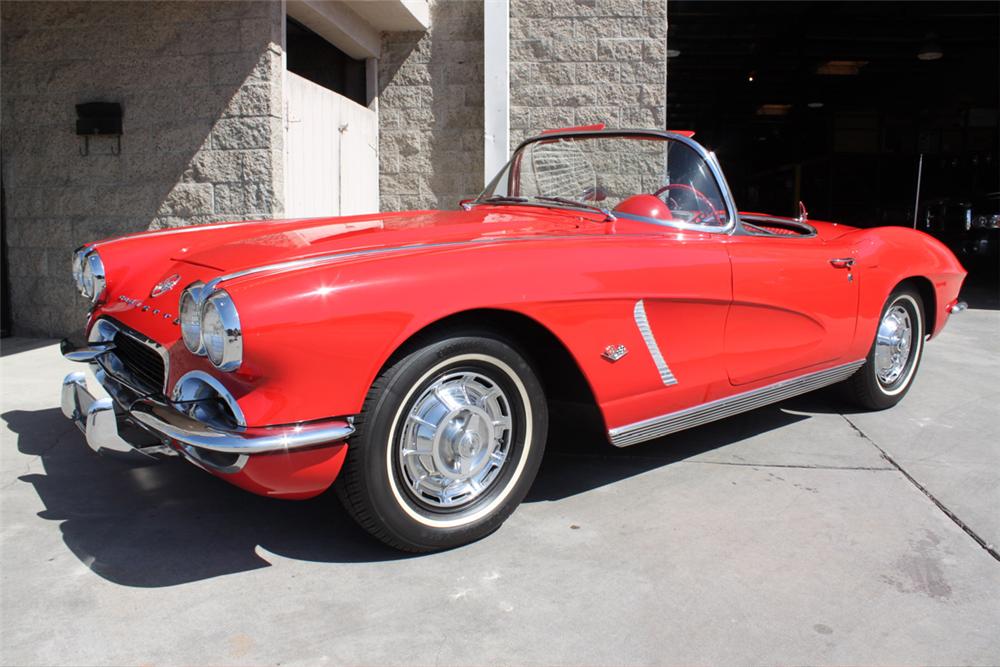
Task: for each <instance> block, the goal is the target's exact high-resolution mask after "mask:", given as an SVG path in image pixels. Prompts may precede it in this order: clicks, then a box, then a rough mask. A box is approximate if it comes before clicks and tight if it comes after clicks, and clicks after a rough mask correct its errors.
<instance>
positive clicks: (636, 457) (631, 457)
mask: <svg viewBox="0 0 1000 667" xmlns="http://www.w3.org/2000/svg"><path fill="white" fill-rule="evenodd" d="M546 456H556V457H561V458H567V459H600V460H615V461H660V462H662V463H701V464H706V465H716V466H743V467H746V468H795V469H798V470H867V471H875V472H880V471H889V472H892V471H893V470H894V469H893V468H890V467H888V466H885V467H881V466H825V465H819V464H815V465H809V464H795V463H752V462H746V461H697V460H694V461H692V460H684V461H675V460H674V459H670V458H667V457H663V456H643V455H642V454H580V453H576V454H569V453H564V452H552V453H551V454H548V453H547V454H546Z"/></svg>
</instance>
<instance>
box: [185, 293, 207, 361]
mask: <svg viewBox="0 0 1000 667" xmlns="http://www.w3.org/2000/svg"><path fill="white" fill-rule="evenodd" d="M204 287H205V285H204V283H201V282H197V283H194V284H192V285H190V286H188V288H187V289H185V290H184V292H183V293H181V302H180V305H179V306H178V313H179V317H180V320H181V338H183V339H184V346H185V347H187V349H189V350H191V351H192V352H194V353H195V354H205V346H204V345H202V343H201V292H202V289H203V288H204Z"/></svg>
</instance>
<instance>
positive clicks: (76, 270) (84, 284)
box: [73, 250, 107, 301]
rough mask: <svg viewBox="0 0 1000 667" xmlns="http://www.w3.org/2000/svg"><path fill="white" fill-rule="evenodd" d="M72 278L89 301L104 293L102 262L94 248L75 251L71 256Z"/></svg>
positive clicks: (98, 297)
mask: <svg viewBox="0 0 1000 667" xmlns="http://www.w3.org/2000/svg"><path fill="white" fill-rule="evenodd" d="M73 279H74V280H76V286H77V287H78V288H79V290H80V293H81V294H83V295H84V296H85V297H87V298H88V299H90V300H91V301H98V300H100V298H101V296H103V295H104V286H105V284H106V282H107V281H106V280H105V277H104V262H102V261H101V256H100V255H99V254H97V251H96V250H89V251H88V250H83V251H77V253H76V255H75V256H74V257H73Z"/></svg>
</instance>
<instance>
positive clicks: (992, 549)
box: [840, 415, 1000, 561]
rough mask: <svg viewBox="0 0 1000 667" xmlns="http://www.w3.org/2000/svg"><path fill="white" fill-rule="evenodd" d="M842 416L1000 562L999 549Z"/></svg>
mask: <svg viewBox="0 0 1000 667" xmlns="http://www.w3.org/2000/svg"><path fill="white" fill-rule="evenodd" d="M840 416H841V417H843V418H844V421H846V422H847V423H848V424H850V425H851V428H853V429H854V430H855V431H856V432H857V434H858V435H859V436H860V437H862V438H864V439H865V440H867V441H868V442H869V443H870V444H871V446H872V447H874V448H875V449H877V450H878V452H879V454H881V455H882V458H883V459H885V460H886V461H888V462H889V464H890V465H891V466H892V467H894V468H895V469H896V470H898V471H899V472H900V473H902V475H903V477H905V478H906V479H908V480H909V481H910V483H911V484H913V486H915V487H917V489H918V490H919V491H920V492H921V493H922V494H924V495H925V496H927V498H928V499H929V500H930V501H931V502H932V503H934V505H936V506H937V508H938V509H939V510H941V511H942V512H944V514H945V516H947V517H948V518H949V519H951V520H952V521H953V522H954V523H955V525H956V526H958V527H959V528H961V529H962V530H963V531H965V533H966V534H967V535H968V536H969V537H971V538H972V539H973V540H975V542H976V544H978V545H979V546H980V547H982V548H983V550H984V551H986V553H988V554H989V555H991V556H993V558H994V559H995V560H997V561H1000V553H998V552H997V549H996V547H995V546H994V545H992V544H990V543H989V542H987V541H986V540H984V539H983V538H982V537H980V536H979V534H978V533H976V531H974V530H973V529H972V528H970V527H969V525H968V524H966V523H965V522H964V521H962V520H961V519H960V518H959V517H958V515H956V514H955V513H954V512H952V511H951V510H950V509H948V507H947V506H946V505H945V504H944V503H942V502H941V501H940V500H938V499H937V498H936V497H935V496H934V494H933V493H931V492H930V491H928V490H927V488H926V487H925V486H924V485H923V484H921V483H920V482H918V481H917V480H916V479H914V477H913V475H911V474H910V473H908V472H906V470H905V469H904V468H903V466H901V465H899V463H897V462H896V460H895V459H894V458H892V456H890V455H889V453H888V452H886V451H885V450H884V449H882V448H881V447H879V446H878V443H877V442H875V441H874V440H872V439H871V438H870V437H868V434H867V433H865V432H864V431H862V430H861V428H859V427H858V425H857V424H855V423H854V422H852V421H851V420H850V418H849V417H848V416H847V415H840Z"/></svg>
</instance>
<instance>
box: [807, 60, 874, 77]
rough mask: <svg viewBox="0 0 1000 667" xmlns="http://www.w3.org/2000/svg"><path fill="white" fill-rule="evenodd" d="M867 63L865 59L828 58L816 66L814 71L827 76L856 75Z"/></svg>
mask: <svg viewBox="0 0 1000 667" xmlns="http://www.w3.org/2000/svg"><path fill="white" fill-rule="evenodd" d="M867 64H868V61H867V60H828V61H826V62H825V63H823V64H822V65H820V66H819V67H817V68H816V73H817V74H825V75H827V76H856V75H857V74H858V72H860V71H861V68H862V67H864V66H865V65H867Z"/></svg>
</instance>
